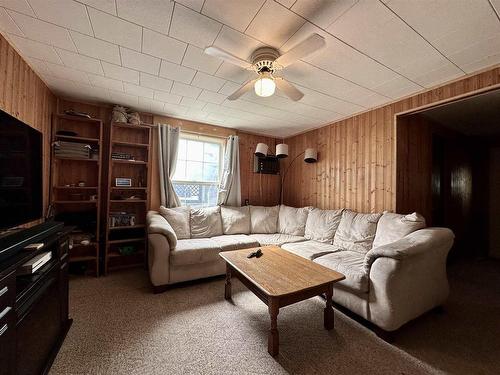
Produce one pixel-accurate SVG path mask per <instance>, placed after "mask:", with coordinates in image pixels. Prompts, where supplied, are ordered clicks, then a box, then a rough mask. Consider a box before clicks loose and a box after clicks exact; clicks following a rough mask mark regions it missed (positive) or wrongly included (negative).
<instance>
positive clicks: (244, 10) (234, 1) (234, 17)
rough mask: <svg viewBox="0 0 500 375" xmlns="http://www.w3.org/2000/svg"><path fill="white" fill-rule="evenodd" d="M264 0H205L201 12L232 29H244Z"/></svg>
mask: <svg viewBox="0 0 500 375" xmlns="http://www.w3.org/2000/svg"><path fill="white" fill-rule="evenodd" d="M264 1H265V0H245V1H240V0H206V1H205V4H204V5H203V10H202V13H203V14H206V15H207V16H209V17H211V18H214V19H216V20H217V21H220V22H222V23H224V24H226V25H228V26H230V27H232V28H233V29H236V30H239V31H245V29H246V28H247V27H248V25H249V24H250V22H251V21H252V19H253V18H254V17H255V15H256V14H257V12H258V11H259V9H260V7H261V6H262V5H263V4H264Z"/></svg>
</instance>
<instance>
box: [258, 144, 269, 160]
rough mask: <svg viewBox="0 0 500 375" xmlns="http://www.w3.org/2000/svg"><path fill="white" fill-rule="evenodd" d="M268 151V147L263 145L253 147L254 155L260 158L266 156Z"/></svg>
mask: <svg viewBox="0 0 500 375" xmlns="http://www.w3.org/2000/svg"><path fill="white" fill-rule="evenodd" d="M268 149H269V147H268V146H267V145H266V144H265V143H257V147H255V155H256V156H259V157H261V158H262V157H264V156H266V155H267V150H268Z"/></svg>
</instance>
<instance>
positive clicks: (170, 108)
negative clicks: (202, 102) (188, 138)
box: [163, 103, 188, 117]
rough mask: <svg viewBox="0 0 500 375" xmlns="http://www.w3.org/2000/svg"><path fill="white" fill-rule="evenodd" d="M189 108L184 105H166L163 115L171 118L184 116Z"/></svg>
mask: <svg viewBox="0 0 500 375" xmlns="http://www.w3.org/2000/svg"><path fill="white" fill-rule="evenodd" d="M187 110H188V108H187V107H184V106H183V105H178V104H170V103H165V105H164V106H163V113H164V114H166V115H170V116H174V117H175V116H184V115H185V114H186V113H187Z"/></svg>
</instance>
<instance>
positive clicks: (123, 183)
mask: <svg viewBox="0 0 500 375" xmlns="http://www.w3.org/2000/svg"><path fill="white" fill-rule="evenodd" d="M115 186H116V187H132V179H131V178H126V177H116V178H115Z"/></svg>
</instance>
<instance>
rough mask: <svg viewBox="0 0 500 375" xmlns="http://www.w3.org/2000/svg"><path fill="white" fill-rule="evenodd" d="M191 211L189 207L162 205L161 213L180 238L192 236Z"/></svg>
mask: <svg viewBox="0 0 500 375" xmlns="http://www.w3.org/2000/svg"><path fill="white" fill-rule="evenodd" d="M189 212H190V208H189V207H174V208H166V207H163V206H160V215H161V216H163V217H164V218H165V219H166V220H167V221H168V223H169V224H170V226H171V227H172V229H173V230H174V232H175V235H176V236H177V239H178V240H185V239H187V238H191V229H190V226H189Z"/></svg>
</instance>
